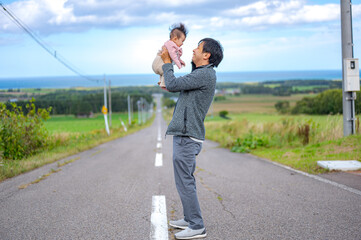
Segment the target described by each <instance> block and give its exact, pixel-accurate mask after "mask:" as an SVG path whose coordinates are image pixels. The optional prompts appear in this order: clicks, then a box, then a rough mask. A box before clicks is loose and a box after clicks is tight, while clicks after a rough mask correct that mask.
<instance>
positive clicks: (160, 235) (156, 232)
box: [150, 195, 168, 240]
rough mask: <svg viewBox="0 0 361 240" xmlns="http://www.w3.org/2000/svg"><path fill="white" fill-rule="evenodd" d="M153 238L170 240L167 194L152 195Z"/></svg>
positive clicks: (155, 239) (151, 234) (151, 236)
mask: <svg viewBox="0 0 361 240" xmlns="http://www.w3.org/2000/svg"><path fill="white" fill-rule="evenodd" d="M150 221H151V226H150V227H151V230H150V239H151V240H168V225H167V208H166V204H165V196H163V195H161V196H153V197H152V215H151V217H150Z"/></svg>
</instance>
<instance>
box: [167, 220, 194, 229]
mask: <svg viewBox="0 0 361 240" xmlns="http://www.w3.org/2000/svg"><path fill="white" fill-rule="evenodd" d="M169 225H170V226H172V227H174V228H180V229H186V228H187V227H188V225H189V223H188V222H186V221H185V220H184V219H179V220H176V221H169Z"/></svg>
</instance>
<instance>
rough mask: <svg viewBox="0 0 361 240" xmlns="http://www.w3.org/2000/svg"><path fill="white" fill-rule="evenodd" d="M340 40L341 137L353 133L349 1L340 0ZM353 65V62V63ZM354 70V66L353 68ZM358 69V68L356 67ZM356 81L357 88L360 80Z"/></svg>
mask: <svg viewBox="0 0 361 240" xmlns="http://www.w3.org/2000/svg"><path fill="white" fill-rule="evenodd" d="M341 38H342V104H343V105H342V107H343V135H344V136H345V137H346V136H349V135H351V134H354V133H355V120H356V117H355V100H356V93H355V90H356V91H357V89H355V88H351V89H348V84H349V80H348V78H347V75H348V69H347V64H348V63H347V60H350V59H351V60H352V59H353V57H354V56H353V39H352V3H351V0H341ZM353 64H354V65H355V62H354V63H353ZM354 68H355V66H354ZM357 69H358V66H357ZM357 81H358V86H359V82H360V79H358V80H357Z"/></svg>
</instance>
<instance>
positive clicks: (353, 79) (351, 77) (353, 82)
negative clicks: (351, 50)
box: [343, 58, 360, 92]
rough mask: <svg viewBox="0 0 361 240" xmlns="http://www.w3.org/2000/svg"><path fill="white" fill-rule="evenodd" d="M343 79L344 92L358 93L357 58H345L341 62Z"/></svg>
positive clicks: (358, 74) (358, 72)
mask: <svg viewBox="0 0 361 240" xmlns="http://www.w3.org/2000/svg"><path fill="white" fill-rule="evenodd" d="M343 71H344V76H343V79H344V81H345V85H344V90H345V92H356V91H360V70H359V63H358V59H357V58H345V59H344V60H343Z"/></svg>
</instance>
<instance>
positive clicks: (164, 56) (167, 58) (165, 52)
mask: <svg viewBox="0 0 361 240" xmlns="http://www.w3.org/2000/svg"><path fill="white" fill-rule="evenodd" d="M162 49H163V50H162V52H161V53H160V57H161V58H162V60H163V62H164V63H172V60H171V59H170V56H169V52H168V50H167V48H166V47H164V46H163V47H162Z"/></svg>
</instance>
